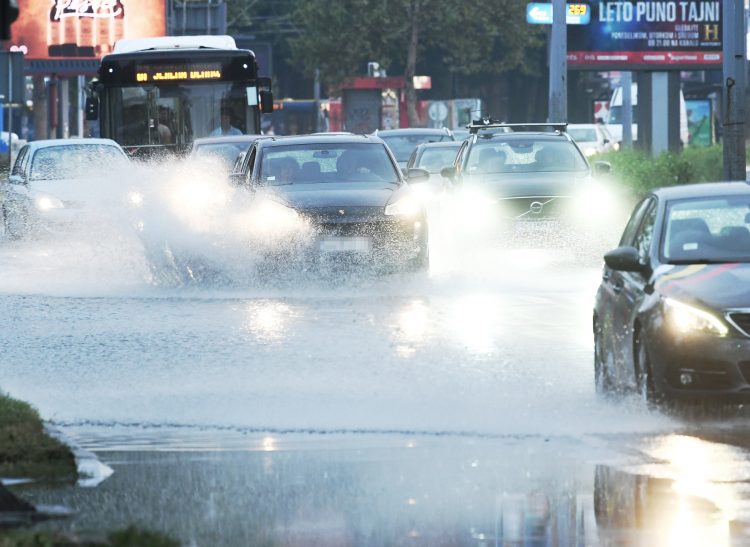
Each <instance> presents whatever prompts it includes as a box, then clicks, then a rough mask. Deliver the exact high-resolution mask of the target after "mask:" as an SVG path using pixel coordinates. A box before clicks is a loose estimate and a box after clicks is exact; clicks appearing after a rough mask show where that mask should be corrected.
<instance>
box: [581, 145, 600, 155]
mask: <svg viewBox="0 0 750 547" xmlns="http://www.w3.org/2000/svg"><path fill="white" fill-rule="evenodd" d="M597 152H598V150H597V149H596V148H594V147H592V146H587V147H586V148H584V149H583V153H584V154H586V156H593V155H594V154H596V153H597Z"/></svg>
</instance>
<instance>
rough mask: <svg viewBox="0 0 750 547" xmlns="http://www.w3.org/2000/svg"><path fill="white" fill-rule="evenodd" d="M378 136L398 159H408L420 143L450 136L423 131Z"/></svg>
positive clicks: (444, 139) (447, 139)
mask: <svg viewBox="0 0 750 547" xmlns="http://www.w3.org/2000/svg"><path fill="white" fill-rule="evenodd" d="M379 137H380V138H381V139H383V140H384V141H385V143H386V144H387V145H388V148H390V149H391V152H393V155H394V156H396V160H398V161H409V156H411V153H412V152H414V149H415V148H416V147H417V146H419V145H420V144H423V143H426V142H443V141H449V140H450V137H448V135H446V134H445V133H435V134H433V135H431V134H429V133H428V134H426V135H425V134H424V133H411V134H409V133H407V134H404V135H390V136H385V137H384V136H382V135H379Z"/></svg>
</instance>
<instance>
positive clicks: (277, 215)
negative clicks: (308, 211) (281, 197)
mask: <svg viewBox="0 0 750 547" xmlns="http://www.w3.org/2000/svg"><path fill="white" fill-rule="evenodd" d="M299 221H300V216H299V213H298V212H297V211H295V210H294V209H292V208H291V207H287V206H286V205H282V204H281V203H279V202H277V201H273V200H270V199H264V200H263V201H262V202H261V203H259V204H258V205H257V207H255V208H254V210H253V211H252V216H251V220H250V229H251V230H252V231H253V232H254V233H258V234H265V235H281V234H283V233H286V232H288V231H291V230H293V229H294V228H296V227H297V226H298V223H299Z"/></svg>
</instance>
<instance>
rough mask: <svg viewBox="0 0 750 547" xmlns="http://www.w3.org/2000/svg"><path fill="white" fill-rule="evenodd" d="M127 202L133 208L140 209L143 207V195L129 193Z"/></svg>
mask: <svg viewBox="0 0 750 547" xmlns="http://www.w3.org/2000/svg"><path fill="white" fill-rule="evenodd" d="M128 202H129V203H130V205H132V206H133V207H140V206H141V205H143V194H141V193H140V192H130V193H129V194H128Z"/></svg>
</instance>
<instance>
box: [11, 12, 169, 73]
mask: <svg viewBox="0 0 750 547" xmlns="http://www.w3.org/2000/svg"><path fill="white" fill-rule="evenodd" d="M164 4H165V0H18V7H19V10H20V13H19V16H18V19H17V20H16V22H15V23H13V25H11V39H10V42H9V45H10V47H11V48H17V49H19V50H21V51H23V52H24V53H26V57H27V58H28V59H32V60H33V59H61V58H65V59H71V58H79V59H81V58H83V59H97V58H99V57H101V56H102V55H105V54H107V53H109V52H111V51H112V48H113V47H114V43H115V42H116V41H117V40H119V39H121V38H143V37H147V36H164V35H165V33H166V10H165V5H164Z"/></svg>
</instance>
